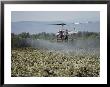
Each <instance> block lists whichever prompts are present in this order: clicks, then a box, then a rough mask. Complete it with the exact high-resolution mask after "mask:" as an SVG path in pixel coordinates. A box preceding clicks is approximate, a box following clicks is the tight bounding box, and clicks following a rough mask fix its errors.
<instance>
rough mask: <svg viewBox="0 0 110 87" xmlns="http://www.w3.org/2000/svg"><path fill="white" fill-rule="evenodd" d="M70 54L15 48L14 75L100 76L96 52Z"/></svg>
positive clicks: (12, 69) (12, 73)
mask: <svg viewBox="0 0 110 87" xmlns="http://www.w3.org/2000/svg"><path fill="white" fill-rule="evenodd" d="M73 54H74V53H72V55H71V54H68V53H66V54H65V53H62V52H57V51H52V52H50V51H48V50H44V49H35V48H14V49H12V55H11V76H13V77H21V76H22V77H33V76H35V77H98V76H99V72H100V58H99V55H96V54H91V53H89V54H83V55H80V54H74V55H73Z"/></svg>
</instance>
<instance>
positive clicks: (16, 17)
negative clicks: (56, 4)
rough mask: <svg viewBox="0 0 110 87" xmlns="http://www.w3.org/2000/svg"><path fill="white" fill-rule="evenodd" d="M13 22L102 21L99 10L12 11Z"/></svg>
mask: <svg viewBox="0 0 110 87" xmlns="http://www.w3.org/2000/svg"><path fill="white" fill-rule="evenodd" d="M11 20H12V22H17V21H65V22H73V21H74V22H83V21H84V22H85V21H100V12H99V11H12V12H11Z"/></svg>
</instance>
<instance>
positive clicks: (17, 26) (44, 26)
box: [11, 21, 100, 34]
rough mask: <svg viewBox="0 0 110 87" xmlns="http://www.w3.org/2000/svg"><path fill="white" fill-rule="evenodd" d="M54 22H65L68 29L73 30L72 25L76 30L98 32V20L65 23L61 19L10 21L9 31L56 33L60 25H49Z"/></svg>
mask: <svg viewBox="0 0 110 87" xmlns="http://www.w3.org/2000/svg"><path fill="white" fill-rule="evenodd" d="M56 23H66V24H67V25H66V26H64V28H66V29H69V30H74V27H75V29H76V30H78V31H89V32H100V22H98V21H96V22H84V23H67V22H61V21H55V22H40V21H19V22H12V23H11V32H12V33H17V34H19V33H21V32H29V33H31V34H33V33H40V32H47V33H56V32H58V30H59V29H60V28H61V26H56V25H51V24H56Z"/></svg>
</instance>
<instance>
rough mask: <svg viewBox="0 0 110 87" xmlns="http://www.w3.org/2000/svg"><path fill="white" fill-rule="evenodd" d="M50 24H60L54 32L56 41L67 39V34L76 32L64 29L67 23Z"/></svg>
mask: <svg viewBox="0 0 110 87" xmlns="http://www.w3.org/2000/svg"><path fill="white" fill-rule="evenodd" d="M51 25H58V26H61V27H62V28H61V29H60V30H59V31H58V32H57V33H56V37H57V41H64V40H65V41H68V36H69V35H71V34H74V33H78V32H74V31H75V28H74V31H69V30H68V29H64V26H65V25H67V24H65V23H58V24H51Z"/></svg>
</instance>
